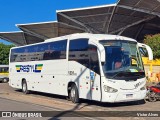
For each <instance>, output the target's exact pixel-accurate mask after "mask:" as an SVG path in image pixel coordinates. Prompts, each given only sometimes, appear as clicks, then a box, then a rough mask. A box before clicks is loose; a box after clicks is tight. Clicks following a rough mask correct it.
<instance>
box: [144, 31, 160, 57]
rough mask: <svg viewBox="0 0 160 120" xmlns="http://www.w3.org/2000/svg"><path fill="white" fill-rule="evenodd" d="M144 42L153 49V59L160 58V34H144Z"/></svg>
mask: <svg viewBox="0 0 160 120" xmlns="http://www.w3.org/2000/svg"><path fill="white" fill-rule="evenodd" d="M144 43H145V44H147V45H149V46H150V47H151V49H152V51H153V56H154V59H159V58H160V34H155V35H146V36H145V39H144Z"/></svg>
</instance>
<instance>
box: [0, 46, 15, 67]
mask: <svg viewBox="0 0 160 120" xmlns="http://www.w3.org/2000/svg"><path fill="white" fill-rule="evenodd" d="M12 47H14V45H5V44H3V43H0V65H7V64H8V63H9V51H10V48H12Z"/></svg>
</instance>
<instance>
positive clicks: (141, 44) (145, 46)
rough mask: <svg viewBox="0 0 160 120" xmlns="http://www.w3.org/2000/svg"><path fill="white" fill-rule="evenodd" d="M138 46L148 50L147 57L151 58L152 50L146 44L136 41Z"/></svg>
mask: <svg viewBox="0 0 160 120" xmlns="http://www.w3.org/2000/svg"><path fill="white" fill-rule="evenodd" d="M138 47H142V48H146V50H147V52H148V59H149V60H153V52H152V49H151V48H150V47H149V46H148V45H146V44H143V43H138Z"/></svg>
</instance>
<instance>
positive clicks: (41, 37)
mask: <svg viewBox="0 0 160 120" xmlns="http://www.w3.org/2000/svg"><path fill="white" fill-rule="evenodd" d="M17 26H18V27H19V28H20V29H21V30H22V31H24V33H26V34H29V35H31V36H35V37H38V38H40V39H43V40H45V39H48V37H46V36H43V35H40V34H37V33H35V32H33V31H30V30H28V29H26V28H24V27H22V26H19V25H17Z"/></svg>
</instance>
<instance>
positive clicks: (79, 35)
mask: <svg viewBox="0 0 160 120" xmlns="http://www.w3.org/2000/svg"><path fill="white" fill-rule="evenodd" d="M66 38H71V39H77V38H92V39H94V40H97V41H99V40H128V41H135V42H136V40H135V39H132V38H128V37H124V36H119V35H109V34H92V33H75V34H71V35H66V36H61V37H57V38H51V39H47V40H45V42H51V41H56V40H58V39H66Z"/></svg>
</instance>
